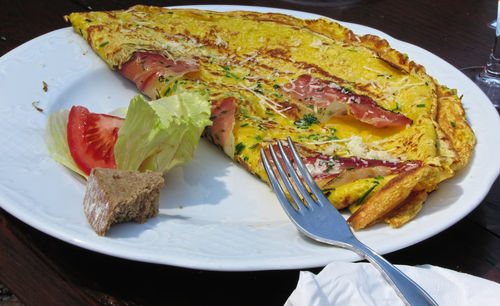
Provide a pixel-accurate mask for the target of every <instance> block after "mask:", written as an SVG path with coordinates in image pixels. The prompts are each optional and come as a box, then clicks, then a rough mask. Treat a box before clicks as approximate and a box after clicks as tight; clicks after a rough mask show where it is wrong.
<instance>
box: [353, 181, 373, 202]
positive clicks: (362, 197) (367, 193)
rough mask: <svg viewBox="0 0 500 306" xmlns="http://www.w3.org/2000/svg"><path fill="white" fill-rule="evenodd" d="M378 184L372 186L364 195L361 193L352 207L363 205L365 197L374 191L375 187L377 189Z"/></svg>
mask: <svg viewBox="0 0 500 306" xmlns="http://www.w3.org/2000/svg"><path fill="white" fill-rule="evenodd" d="M378 184H379V183H378V182H376V183H375V184H374V185H373V186H371V187H370V188H369V189H368V190H367V191H366V192H365V193H363V195H362V196H361V198H359V199H358V200H357V201H356V203H355V204H354V205H360V204H361V203H363V201H364V200H365V199H366V197H367V196H368V195H369V194H370V192H372V191H373V189H375V187H377V185H378Z"/></svg>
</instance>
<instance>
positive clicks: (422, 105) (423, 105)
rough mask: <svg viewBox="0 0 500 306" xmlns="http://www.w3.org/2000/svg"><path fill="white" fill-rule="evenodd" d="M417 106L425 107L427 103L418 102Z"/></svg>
mask: <svg viewBox="0 0 500 306" xmlns="http://www.w3.org/2000/svg"><path fill="white" fill-rule="evenodd" d="M416 106H417V107H425V104H417V105H416Z"/></svg>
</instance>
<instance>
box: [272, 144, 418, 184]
mask: <svg viewBox="0 0 500 306" xmlns="http://www.w3.org/2000/svg"><path fill="white" fill-rule="evenodd" d="M296 146H297V149H298V150H299V152H301V156H302V159H303V161H304V164H305V166H306V167H307V169H308V170H309V173H311V176H312V177H313V179H314V180H315V181H316V182H317V183H318V184H319V185H320V187H321V186H324V185H325V184H326V183H328V187H337V186H340V185H344V184H347V183H350V182H354V181H356V180H359V179H364V178H370V177H377V176H386V175H390V174H397V173H401V172H405V171H409V170H411V169H414V168H418V167H420V166H422V162H421V161H419V160H415V161H413V160H412V161H406V162H393V161H385V160H377V159H365V158H360V157H338V156H333V155H326V154H321V153H319V152H314V151H311V150H309V149H306V148H305V147H303V146H300V145H299V144H296ZM284 149H285V152H286V153H287V155H288V157H289V158H290V160H292V156H291V151H290V149H289V148H288V147H287V146H286V145H285V146H284ZM264 150H265V152H266V155H267V156H268V159H269V160H270V161H271V164H273V163H272V159H271V154H270V152H269V149H267V148H265V149H264ZM274 150H275V151H276V152H278V158H279V159H281V155H280V154H279V149H278V146H277V145H275V147H274ZM272 166H273V167H274V165H272ZM334 179H335V181H333V180H334Z"/></svg>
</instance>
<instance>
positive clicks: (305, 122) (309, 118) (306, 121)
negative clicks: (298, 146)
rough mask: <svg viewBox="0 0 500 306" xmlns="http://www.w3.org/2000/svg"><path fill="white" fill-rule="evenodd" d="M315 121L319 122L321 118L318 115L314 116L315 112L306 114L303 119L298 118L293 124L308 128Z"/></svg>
mask: <svg viewBox="0 0 500 306" xmlns="http://www.w3.org/2000/svg"><path fill="white" fill-rule="evenodd" d="M315 123H319V120H318V118H316V116H314V114H305V115H304V117H302V119H301V120H297V121H295V122H294V123H293V124H295V125H296V126H297V127H298V128H301V129H307V128H309V127H311V125H313V124H315Z"/></svg>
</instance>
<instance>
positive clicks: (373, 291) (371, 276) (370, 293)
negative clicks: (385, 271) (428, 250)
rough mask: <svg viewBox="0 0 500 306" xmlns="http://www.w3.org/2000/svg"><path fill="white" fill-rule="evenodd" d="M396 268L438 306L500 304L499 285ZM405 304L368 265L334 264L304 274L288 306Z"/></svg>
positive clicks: (433, 270)
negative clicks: (318, 270) (425, 292)
mask: <svg viewBox="0 0 500 306" xmlns="http://www.w3.org/2000/svg"><path fill="white" fill-rule="evenodd" d="M397 267H398V268H399V269H400V270H401V271H403V272H404V273H406V275H408V276H409V277H410V278H411V279H413V280H414V281H415V282H416V283H418V284H419V285H420V286H421V287H422V288H423V289H424V290H425V291H427V293H429V294H430V295H431V296H432V298H433V299H434V300H435V301H436V302H437V303H438V304H439V305H453V306H457V305H499V303H500V284H497V283H495V282H492V281H489V280H486V279H482V278H479V277H476V276H472V275H469V274H465V273H460V272H456V271H452V270H448V269H444V268H440V267H436V266H431V265H423V266H416V267H412V266H403V265H397ZM320 305H356V306H357V305H391V306H392V305H404V304H403V302H402V301H401V299H399V297H398V296H397V294H396V292H395V291H394V290H393V289H392V287H391V286H390V285H389V284H388V283H387V282H386V281H385V279H384V278H383V277H382V275H381V274H380V272H379V271H378V270H377V269H376V268H375V267H373V265H371V264H369V263H346V262H333V263H331V264H329V265H327V266H326V267H325V268H324V269H323V270H322V271H321V272H320V273H319V274H318V275H314V274H313V273H311V272H307V271H301V272H300V276H299V282H298V284H297V288H296V289H295V290H294V291H293V292H292V294H291V295H290V297H289V298H288V300H287V301H286V303H285V306H320Z"/></svg>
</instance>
